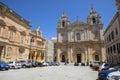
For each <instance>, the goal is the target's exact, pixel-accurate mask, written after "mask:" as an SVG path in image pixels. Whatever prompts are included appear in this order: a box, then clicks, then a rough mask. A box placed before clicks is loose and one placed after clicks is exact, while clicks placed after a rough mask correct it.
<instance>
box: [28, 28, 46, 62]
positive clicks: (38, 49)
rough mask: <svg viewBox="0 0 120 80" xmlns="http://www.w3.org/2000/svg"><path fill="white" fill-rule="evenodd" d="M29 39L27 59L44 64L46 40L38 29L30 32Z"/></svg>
mask: <svg viewBox="0 0 120 80" xmlns="http://www.w3.org/2000/svg"><path fill="white" fill-rule="evenodd" d="M30 39H31V40H30V51H29V53H30V54H29V59H34V60H37V61H39V62H44V61H45V56H46V38H45V37H43V35H42V31H41V30H40V27H38V28H37V29H36V30H33V31H31V32H30Z"/></svg>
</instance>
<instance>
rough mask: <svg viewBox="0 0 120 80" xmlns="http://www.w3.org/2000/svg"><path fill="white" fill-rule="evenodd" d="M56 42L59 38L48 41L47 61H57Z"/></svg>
mask: <svg viewBox="0 0 120 80" xmlns="http://www.w3.org/2000/svg"><path fill="white" fill-rule="evenodd" d="M56 42H57V38H52V39H51V40H49V41H47V50H46V51H47V52H46V61H47V62H56V56H57V55H56V54H57V53H56V52H57V49H56Z"/></svg>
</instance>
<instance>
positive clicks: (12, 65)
mask: <svg viewBox="0 0 120 80" xmlns="http://www.w3.org/2000/svg"><path fill="white" fill-rule="evenodd" d="M8 65H9V66H10V68H11V69H20V68H21V63H20V62H19V61H10V62H8Z"/></svg>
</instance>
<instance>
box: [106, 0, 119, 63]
mask: <svg viewBox="0 0 120 80" xmlns="http://www.w3.org/2000/svg"><path fill="white" fill-rule="evenodd" d="M116 4H117V7H118V12H116V14H115V15H114V17H113V19H112V20H111V22H110V24H109V25H108V27H107V29H106V30H105V32H104V36H105V48H106V52H107V62H109V63H115V64H117V63H120V0H116Z"/></svg>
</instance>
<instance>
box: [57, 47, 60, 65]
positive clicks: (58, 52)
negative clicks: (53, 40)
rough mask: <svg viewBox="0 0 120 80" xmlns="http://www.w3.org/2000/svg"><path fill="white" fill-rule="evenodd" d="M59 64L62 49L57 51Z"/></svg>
mask: <svg viewBox="0 0 120 80" xmlns="http://www.w3.org/2000/svg"><path fill="white" fill-rule="evenodd" d="M57 62H58V63H60V49H59V48H58V49H57Z"/></svg>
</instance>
